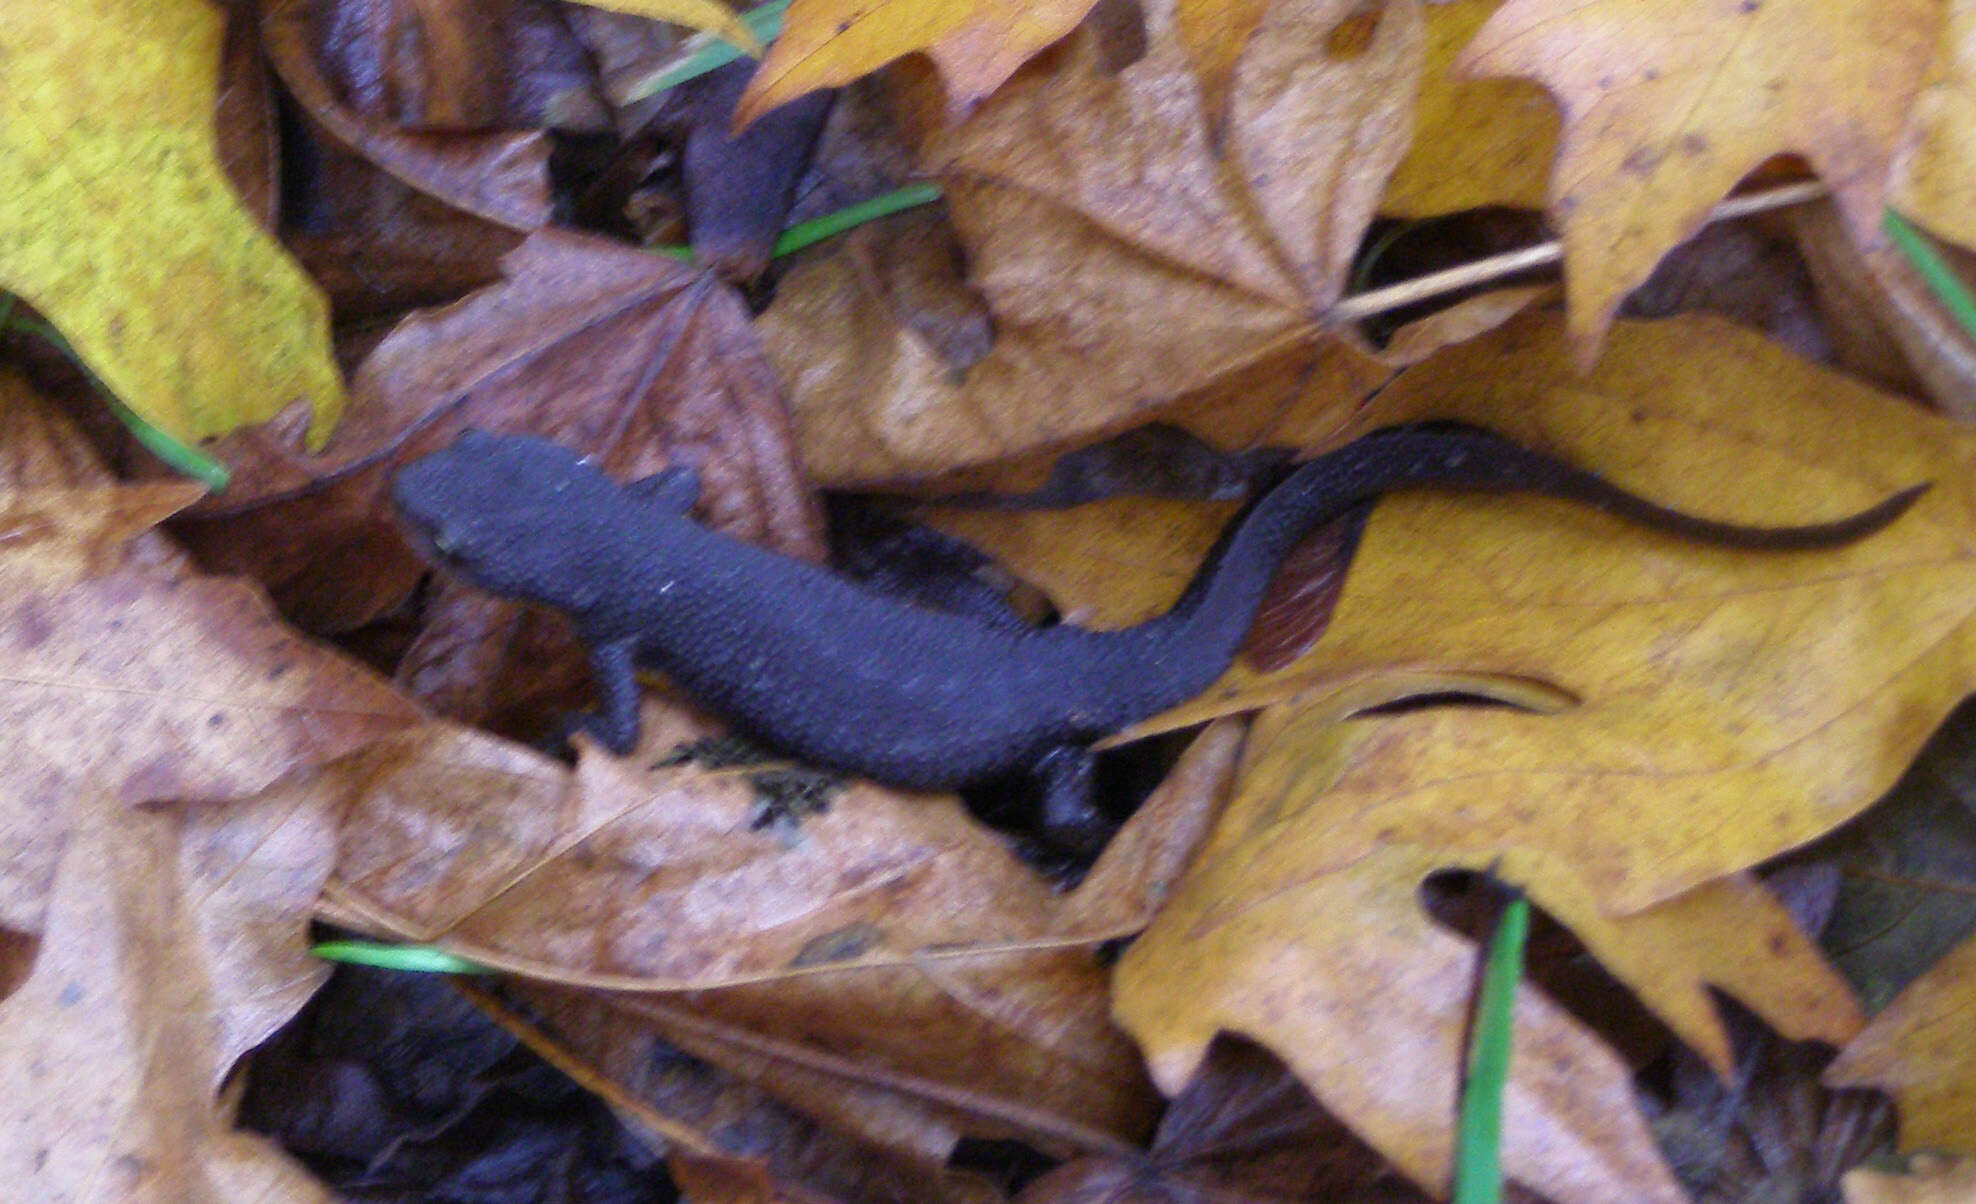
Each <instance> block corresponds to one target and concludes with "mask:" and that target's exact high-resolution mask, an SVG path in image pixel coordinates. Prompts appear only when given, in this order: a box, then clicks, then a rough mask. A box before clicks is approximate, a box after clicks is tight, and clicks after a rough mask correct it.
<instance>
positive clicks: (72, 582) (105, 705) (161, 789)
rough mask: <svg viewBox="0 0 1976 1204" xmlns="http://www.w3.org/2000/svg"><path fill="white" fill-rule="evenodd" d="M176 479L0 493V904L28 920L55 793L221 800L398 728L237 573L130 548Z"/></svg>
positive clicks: (362, 681) (56, 806)
mask: <svg viewBox="0 0 1976 1204" xmlns="http://www.w3.org/2000/svg"><path fill="white" fill-rule="evenodd" d="M196 492H197V491H196V490H192V489H188V488H187V487H186V486H183V485H150V486H104V487H99V488H95V489H89V488H74V489H59V488H41V489H25V490H8V491H0V527H4V529H5V531H6V532H7V533H8V536H9V537H8V538H5V539H0V677H4V678H5V679H6V680H8V681H9V682H11V683H13V684H12V685H11V687H10V688H9V689H8V691H7V692H6V693H5V695H4V696H3V697H0V723H4V724H5V725H6V726H7V727H8V729H9V730H11V731H13V732H14V733H16V737H17V739H16V744H15V748H16V752H15V754H14V755H13V756H12V757H10V758H8V759H7V761H6V763H5V765H4V767H0V827H4V828H5V830H6V831H7V832H8V838H7V841H6V848H7V850H8V851H7V857H6V861H5V864H4V866H0V915H4V917H5V921H4V922H6V923H7V924H10V925H12V926H14V927H17V928H23V929H30V930H32V929H35V928H37V927H38V926H39V923H40V918H39V917H40V911H41V907H42V903H43V900H44V897H45V892H46V890H47V886H48V881H49V875H50V874H51V873H52V872H53V870H54V863H55V859H56V857H57V855H58V854H59V852H60V849H61V846H62V841H63V838H64V832H65V831H66V827H67V820H66V818H65V816H64V814H63V808H64V806H65V804H66V800H67V799H68V798H70V797H71V796H72V795H73V794H74V793H75V792H77V791H101V792H102V793H104V794H105V795H106V796H108V797H111V798H115V799H118V800H120V801H121V802H123V803H125V804H127V805H136V804H142V803H148V802H152V801H155V800H163V799H224V798H233V797H238V796H241V795H245V794H249V793H252V792H253V791H256V790H259V789H261V788H262V787H264V786H266V785H267V784H268V783H270V782H272V781H273V780H274V779H276V778H278V777H280V776H281V775H283V774H285V773H288V772H290V771H291V770H294V769H296V768H298V767H302V766H306V765H311V764H314V763H316V762H319V761H322V760H325V759H327V758H330V757H333V756H336V755H339V754H341V753H343V752H346V751H348V750H349V749H351V748H354V747H356V746H358V745H360V744H363V743H365V742H368V741H370V740H372V739H375V738H377V737H379V736H381V735H384V734H386V733H388V732H391V731H394V730H397V729H399V728H402V727H404V726H406V725H407V724H408V723H411V722H412V721H414V720H415V718H416V715H417V712H416V708H414V707H413V706H412V704H410V703H409V702H407V701H406V700H405V699H404V698H403V697H402V696H401V695H399V694H398V693H397V692H396V691H394V690H392V689H391V688H390V687H389V686H388V685H386V684H385V683H384V682H382V681H381V680H379V679H378V678H376V677H375V676H373V675H371V674H370V673H368V672H367V671H365V670H363V669H360V668H358V667H357V666H356V665H354V664H352V663H351V662H349V661H347V660H344V659H343V658H341V657H339V656H337V655H335V654H333V653H330V652H328V651H326V650H324V649H321V648H318V647H315V646H314V645H311V644H308V643H306V642H305V641H303V640H301V639H300V638H298V637H297V636H295V635H294V634H293V633H292V632H290V631H289V630H288V629H287V628H285V627H283V626H282V625H281V623H280V622H279V621H278V620H277V619H276V618H275V616H274V615H273V613H272V612H271V611H270V609H269V607H268V605H267V602H266V600H265V599H264V598H263V597H262V596H261V595H260V593H259V592H258V591H256V590H254V589H252V588H251V587H249V586H247V585H244V584H241V583H239V582H233V581H223V580H218V579H213V578H204V577H189V576H184V575H182V574H177V573H172V572H169V571H160V570H159V569H156V568H147V567H146V566H145V564H144V563H143V562H142V560H140V559H133V560H126V559H125V558H124V556H123V553H122V548H123V545H124V542H125V541H126V540H127V539H128V538H129V537H130V535H132V534H134V533H135V532H136V531H138V530H142V529H144V528H146V527H148V526H150V525H151V524H153V523H155V522H157V521H158V520H159V519H161V518H163V517H165V516H166V515H168V514H170V513H171V512H172V511H173V510H176V509H177V508H179V507H180V506H182V505H184V504H185V503H186V502H187V501H188V500H190V497H191V495H192V494H194V493H196Z"/></svg>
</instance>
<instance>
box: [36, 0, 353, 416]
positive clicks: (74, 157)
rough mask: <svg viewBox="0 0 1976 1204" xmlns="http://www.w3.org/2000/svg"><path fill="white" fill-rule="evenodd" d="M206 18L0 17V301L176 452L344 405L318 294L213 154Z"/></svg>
mask: <svg viewBox="0 0 1976 1204" xmlns="http://www.w3.org/2000/svg"><path fill="white" fill-rule="evenodd" d="M221 31H222V17H221V15H220V13H219V12H218V10H217V9H215V8H214V7H213V6H212V5H210V4H207V3H205V2H204V0H78V2H77V3H74V4H61V5H51V4H39V3H34V2H32V0H0V64H4V67H5V81H6V86H5V87H4V88H0V215H4V216H0V287H4V288H7V289H10V290H12V291H13V292H16V293H18V294H20V295H21V296H23V297H25V298H26V299H27V300H28V301H29V302H31V303H32V304H33V305H34V306H35V308H37V309H39V310H41V312H43V313H44V314H46V315H48V317H49V319H50V320H51V321H53V322H54V323H55V325H56V326H57V327H59V328H60V329H61V331H62V333H63V334H64V335H65V336H66V337H67V338H68V340H69V342H70V343H71V344H72V345H73V346H74V347H75V349H76V351H77V353H78V354H80V355H81V356H82V358H83V359H84V360H85V361H86V362H87V363H88V364H89V366H90V368H91V369H92V370H93V371H94V372H95V373H96V374H97V376H99V377H101V378H102V380H103V383H104V384H106V385H107V386H109V388H110V390H111V391H112V392H114V393H115V394H116V395H117V397H118V398H119V399H121V400H122V401H123V402H124V404H126V405H128V406H129V407H130V408H131V409H132V410H134V411H136V412H137V413H138V414H141V415H143V416H144V417H145V418H147V419H149V420H150V421H151V422H152V423H154V424H155V425H157V426H159V427H161V428H163V429H164V430H166V431H169V432H170V433H172V434H173V435H176V436H178V437H179V438H181V439H196V438H200V437H203V436H206V435H214V434H219V433H222V432H225V431H228V430H232V429H233V428H235V427H237V426H240V425H242V424H245V423H250V422H257V421H261V420H263V419H266V418H269V417H271V416H273V415H274V414H275V413H277V412H278V411H280V410H281V409H283V408H284V407H286V406H288V405H290V404H292V403H294V402H296V401H301V400H306V401H308V402H309V403H310V404H312V405H313V406H314V407H315V410H314V417H315V421H314V423H313V425H312V426H311V428H310V430H311V435H312V437H314V438H316V439H318V440H319V439H320V438H321V437H322V436H324V435H326V434H327V433H328V430H329V427H330V425H331V424H332V423H333V422H334V420H335V417H336V414H337V412H338V410H339V408H340V407H341V405H342V384H341V381H340V379H339V377H338V375H337V372H336V367H335V364H334V362H333V361H332V360H331V358H330V350H329V316H328V309H327V306H326V305H325V303H324V302H323V299H322V296H321V295H320V294H319V293H318V292H317V291H316V289H315V286H314V285H313V284H312V283H311V282H310V281H309V279H308V278H307V277H306V276H304V275H303V274H302V272H301V271H300V270H299V269H298V268H297V267H296V266H295V264H294V263H293V262H292V261H291V260H290V259H289V258H288V257H287V255H286V254H284V253H283V251H282V250H281V247H280V246H279V244H277V243H276V242H275V241H274V239H273V238H271V237H270V236H269V235H268V234H267V233H266V232H264V231H263V230H261V228H260V227H259V226H257V225H255V224H254V222H253V220H252V219H251V218H250V217H249V216H248V215H247V213H246V212H245V211H244V210H243V209H242V208H241V206H240V203H239V200H238V198H236V197H235V196H234V194H233V191H232V189H231V187H230V186H229V185H228V183H227V180H226V177H225V175H224V174H223V173H222V172H221V170H220V165H219V157H218V153H217V151H216V149H215V145H214V140H213V130H212V122H213V106H214V99H215V88H216V84H215V73H216V70H217V67H218V64H219V52H220V35H221Z"/></svg>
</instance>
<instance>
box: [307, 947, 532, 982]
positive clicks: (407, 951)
mask: <svg viewBox="0 0 1976 1204" xmlns="http://www.w3.org/2000/svg"><path fill="white" fill-rule="evenodd" d="M309 952H310V953H313V954H315V955H316V956H317V957H320V958H322V959H323V960H324V961H331V962H348V963H349V964H350V965H353V966H377V967H380V968H381V969H385V970H408V971H410V972H412V973H414V974H492V973H493V972H494V971H492V970H489V969H488V968H487V967H486V966H483V965H481V964H480V963H479V962H472V961H468V960H467V959H466V958H464V957H460V956H459V955H458V954H453V953H448V952H446V951H445V950H444V949H440V948H436V947H434V946H432V945H391V944H385V943H383V942H379V941H323V942H321V943H320V944H316V945H312V946H310V947H309Z"/></svg>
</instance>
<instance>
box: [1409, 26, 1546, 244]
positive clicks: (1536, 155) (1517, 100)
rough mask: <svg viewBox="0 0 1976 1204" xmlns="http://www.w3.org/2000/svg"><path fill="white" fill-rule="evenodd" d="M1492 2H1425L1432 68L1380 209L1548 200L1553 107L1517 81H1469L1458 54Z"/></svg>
mask: <svg viewBox="0 0 1976 1204" xmlns="http://www.w3.org/2000/svg"><path fill="white" fill-rule="evenodd" d="M1495 9H1496V0H1454V3H1452V4H1430V5H1428V6H1427V65H1426V69H1425V70H1424V71H1423V72H1422V73H1421V77H1420V96H1419V98H1418V99H1417V100H1416V101H1415V103H1414V132H1413V145H1412V146H1410V147H1408V148H1407V154H1406V158H1404V159H1402V160H1400V165H1399V166H1398V167H1396V168H1394V169H1393V178H1392V179H1391V180H1390V181H1388V182H1387V185H1386V196H1385V198H1384V199H1382V200H1381V201H1380V203H1379V211H1380V212H1381V213H1383V214H1387V215H1389V216H1393V217H1419V218H1425V217H1437V216H1440V215H1442V214H1446V213H1458V212H1460V211H1461V210H1464V209H1479V208H1481V207H1483V206H1485V205H1509V206H1513V207H1515V208H1519V209H1541V208H1543V207H1544V195H1545V189H1546V187H1547V186H1548V185H1549V182H1550V175H1551V160H1552V158H1554V157H1555V156H1556V154H1557V129H1558V117H1557V106H1555V105H1553V104H1552V103H1551V98H1550V97H1548V96H1546V95H1544V90H1543V89H1542V88H1539V87H1537V86H1536V85H1534V84H1531V83H1529V82H1528V81H1525V80H1520V79H1467V78H1464V77H1462V76H1461V75H1459V74H1457V73H1456V71H1455V59H1456V56H1457V55H1459V54H1460V52H1461V50H1462V48H1463V47H1465V46H1467V45H1468V43H1469V42H1470V41H1471V40H1473V38H1474V37H1475V32H1476V30H1478V29H1480V28H1481V27H1482V22H1483V21H1484V20H1485V19H1487V17H1488V16H1489V14H1490V13H1492V12H1494V11H1495Z"/></svg>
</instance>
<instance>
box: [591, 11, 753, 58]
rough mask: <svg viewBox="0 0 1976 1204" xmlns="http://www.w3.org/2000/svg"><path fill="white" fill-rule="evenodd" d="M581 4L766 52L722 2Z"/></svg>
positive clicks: (744, 48)
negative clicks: (716, 37) (696, 31)
mask: <svg viewBox="0 0 1976 1204" xmlns="http://www.w3.org/2000/svg"><path fill="white" fill-rule="evenodd" d="M577 3H579V4H582V5H584V6H585V7H588V8H602V9H609V10H610V11H611V12H617V13H630V14H631V15H633V16H635V17H650V18H651V19H652V20H654V21H670V22H672V23H673V24H674V25H685V26H688V27H690V28H693V29H703V30H705V31H707V32H708V33H713V34H719V35H720V36H721V37H723V38H726V39H727V40H728V41H730V42H732V43H734V44H735V45H736V46H739V47H740V48H741V49H743V50H745V51H747V52H748V53H749V54H760V53H761V50H762V44H761V42H759V41H757V40H756V38H755V35H754V34H753V33H750V32H749V30H748V27H747V26H746V25H743V24H742V23H741V21H740V18H738V17H736V16H735V15H734V14H733V13H732V12H731V11H729V10H728V8H727V6H726V5H723V4H720V3H719V2H718V0H577Z"/></svg>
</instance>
